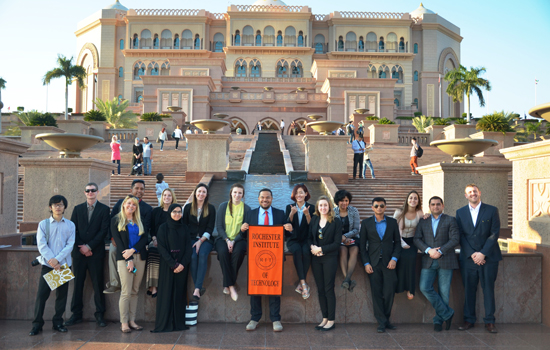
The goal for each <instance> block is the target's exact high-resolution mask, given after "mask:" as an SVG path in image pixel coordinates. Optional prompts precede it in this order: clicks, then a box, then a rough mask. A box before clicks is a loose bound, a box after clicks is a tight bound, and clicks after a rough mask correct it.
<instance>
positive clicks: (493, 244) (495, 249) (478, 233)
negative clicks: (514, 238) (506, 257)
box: [456, 203, 502, 262]
mask: <svg viewBox="0 0 550 350" xmlns="http://www.w3.org/2000/svg"><path fill="white" fill-rule="evenodd" d="M480 205H481V207H480V208H479V214H478V215H477V220H476V225H475V226H474V222H473V221H472V215H471V214H470V208H469V204H468V205H466V206H465V207H462V208H460V209H458V210H457V211H456V223H457V224H458V231H459V232H460V260H466V259H471V256H472V254H473V253H475V252H481V253H482V254H483V255H485V260H486V261H487V262H492V261H500V260H502V253H501V252H500V247H499V245H498V237H499V234H500V217H499V215H498V209H497V208H496V207H493V206H492V205H489V204H485V203H481V204H480Z"/></svg>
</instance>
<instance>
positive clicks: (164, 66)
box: [160, 62, 170, 75]
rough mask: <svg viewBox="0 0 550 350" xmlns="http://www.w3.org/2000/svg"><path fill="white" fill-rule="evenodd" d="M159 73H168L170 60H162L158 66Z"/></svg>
mask: <svg viewBox="0 0 550 350" xmlns="http://www.w3.org/2000/svg"><path fill="white" fill-rule="evenodd" d="M160 75H170V62H164V63H163V64H162V66H161V67H160Z"/></svg>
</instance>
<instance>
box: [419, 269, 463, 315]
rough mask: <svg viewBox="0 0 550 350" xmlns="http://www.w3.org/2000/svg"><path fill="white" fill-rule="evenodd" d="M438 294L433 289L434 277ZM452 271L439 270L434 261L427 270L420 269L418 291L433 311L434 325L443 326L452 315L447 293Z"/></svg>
mask: <svg viewBox="0 0 550 350" xmlns="http://www.w3.org/2000/svg"><path fill="white" fill-rule="evenodd" d="M436 276H437V286H438V289H439V293H438V292H436V291H435V289H434V282H435V277H436ZM452 278H453V270H449V269H441V268H439V262H438V261H437V260H434V261H433V262H432V266H431V267H430V268H429V269H422V271H421V272H420V291H421V292H422V294H424V296H425V297H426V299H428V301H429V302H430V303H431V304H432V306H433V307H434V309H435V317H434V319H433V321H434V324H443V321H445V320H448V319H449V318H451V316H452V315H454V313H455V312H454V310H453V309H451V307H450V306H449V292H450V291H451V280H452Z"/></svg>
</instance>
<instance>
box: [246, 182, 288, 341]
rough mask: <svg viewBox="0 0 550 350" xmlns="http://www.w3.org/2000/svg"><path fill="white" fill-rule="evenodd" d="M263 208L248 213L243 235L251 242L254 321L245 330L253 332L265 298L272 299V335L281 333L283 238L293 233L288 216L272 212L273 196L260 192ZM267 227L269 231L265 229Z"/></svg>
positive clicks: (277, 210)
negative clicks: (287, 220) (288, 233)
mask: <svg viewBox="0 0 550 350" xmlns="http://www.w3.org/2000/svg"><path fill="white" fill-rule="evenodd" d="M258 201H259V203H260V207H259V208H256V209H253V210H250V211H248V212H247V213H246V217H245V218H244V223H243V225H242V227H241V232H242V234H243V236H245V238H247V239H248V294H249V295H250V315H251V320H250V322H249V323H248V325H247V326H246V330H247V331H253V330H255V329H256V327H257V326H258V322H259V321H260V319H261V318H262V295H269V318H270V319H271V322H273V331H274V332H282V330H283V325H282V324H281V315H280V311H281V297H280V295H281V294H282V292H283V288H282V284H283V283H282V282H283V281H282V279H283V260H284V234H285V232H292V225H291V224H289V223H286V220H285V212H284V211H283V210H281V209H277V208H273V207H272V206H271V202H272V201H273V193H272V192H271V190H270V189H268V188H264V189H261V190H260V193H259V196H258ZM262 226H267V227H262Z"/></svg>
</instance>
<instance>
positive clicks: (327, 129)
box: [307, 121, 344, 135]
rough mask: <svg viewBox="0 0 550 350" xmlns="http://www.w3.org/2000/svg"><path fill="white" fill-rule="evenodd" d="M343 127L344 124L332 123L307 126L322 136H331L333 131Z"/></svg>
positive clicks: (314, 123)
mask: <svg viewBox="0 0 550 350" xmlns="http://www.w3.org/2000/svg"><path fill="white" fill-rule="evenodd" d="M342 125H344V123H341V122H332V121H321V122H312V123H307V126H309V127H311V128H312V129H313V130H315V131H317V132H318V133H319V134H320V135H331V134H332V132H333V131H335V130H337V129H338V128H339V127H340V126H342Z"/></svg>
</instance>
